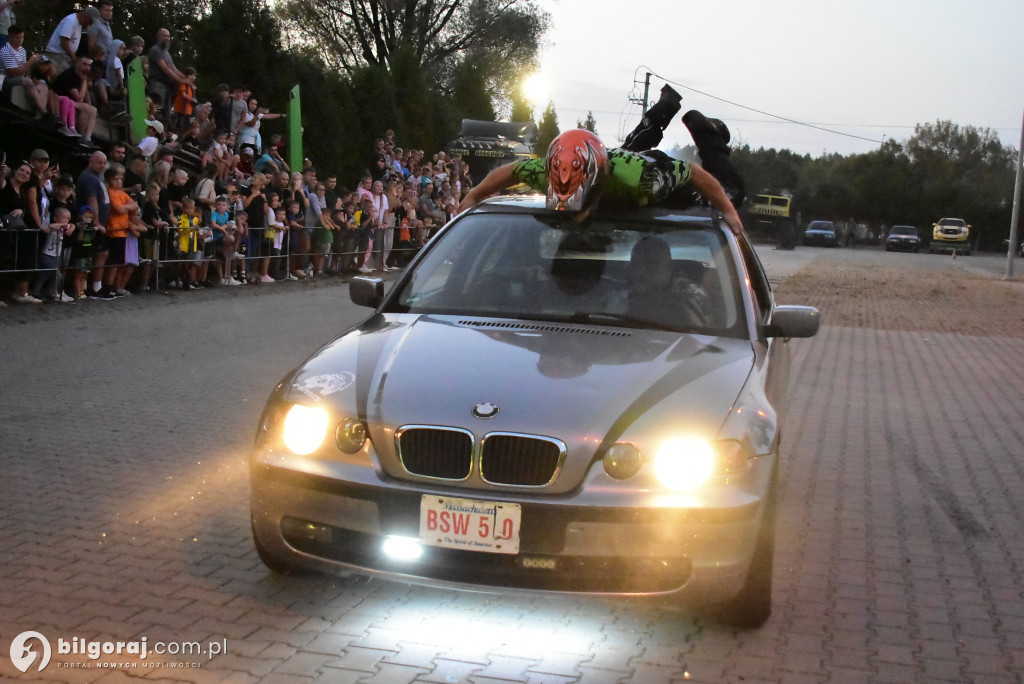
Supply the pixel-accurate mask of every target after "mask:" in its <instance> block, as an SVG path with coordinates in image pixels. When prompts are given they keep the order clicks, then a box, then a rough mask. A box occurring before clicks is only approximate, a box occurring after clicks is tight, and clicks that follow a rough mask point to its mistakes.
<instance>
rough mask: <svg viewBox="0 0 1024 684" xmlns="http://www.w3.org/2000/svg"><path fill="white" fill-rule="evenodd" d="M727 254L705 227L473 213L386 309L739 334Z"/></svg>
mask: <svg viewBox="0 0 1024 684" xmlns="http://www.w3.org/2000/svg"><path fill="white" fill-rule="evenodd" d="M728 255H729V252H728V246H727V244H726V243H725V239H724V236H723V234H722V233H721V231H720V230H718V229H711V228H710V227H697V228H694V227H692V226H688V225H681V224H676V223H673V222H669V221H651V222H630V221H612V220H600V219H595V220H592V221H590V222H588V223H586V224H583V225H580V224H577V223H573V222H567V221H564V220H555V219H541V218H539V217H537V216H533V215H528V214H491V213H486V214H484V213H481V214H474V215H470V216H467V217H464V218H463V219H461V220H460V221H459V222H458V223H457V224H454V225H452V226H451V227H450V229H449V230H447V231H446V232H445V233H444V234H443V235H441V236H439V238H438V240H437V241H436V242H434V243H432V244H431V247H430V251H429V252H428V253H427V254H426V255H425V256H424V258H423V259H422V260H421V261H420V262H419V263H418V265H417V266H416V267H415V269H414V270H413V272H412V273H410V274H409V277H408V279H406V280H405V281H404V283H403V284H402V285H401V286H400V289H399V290H398V291H396V292H395V293H394V294H393V295H391V296H389V301H388V304H387V305H386V306H385V310H386V311H387V310H390V311H395V312H409V313H430V314H454V315H474V316H496V317H509V318H517V319H537V320H554V321H578V322H586V323H593V324H598V325H620V326H628V327H652V328H661V329H669V330H680V331H688V332H701V333H709V334H710V333H713V334H719V335H729V336H742V335H744V334H745V324H744V317H743V316H742V315H741V313H740V312H741V311H742V299H741V298H740V297H739V294H738V293H739V285H738V279H737V277H736V273H735V269H734V267H733V265H732V264H733V262H732V260H731V259H730V258H728Z"/></svg>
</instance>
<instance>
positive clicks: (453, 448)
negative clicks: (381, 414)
mask: <svg viewBox="0 0 1024 684" xmlns="http://www.w3.org/2000/svg"><path fill="white" fill-rule="evenodd" d="M398 455H399V457H400V458H401V459H402V467H404V468H405V469H406V470H407V471H409V472H410V473H412V474H413V475H422V476H424V477H437V478H441V479H443V480H465V479H466V478H467V477H469V475H470V472H471V469H472V464H473V435H471V434H470V433H468V432H465V431H463V430H450V429H449V430H445V429H438V428H408V429H405V430H402V431H401V432H400V433H399V434H398Z"/></svg>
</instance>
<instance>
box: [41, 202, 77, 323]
mask: <svg viewBox="0 0 1024 684" xmlns="http://www.w3.org/2000/svg"><path fill="white" fill-rule="evenodd" d="M40 230H42V232H43V233H44V234H45V235H46V239H45V241H44V242H43V247H42V249H41V250H40V252H39V268H42V269H46V270H44V271H43V272H42V273H40V274H39V277H38V278H36V282H35V285H33V287H32V296H33V297H37V298H40V295H42V294H43V290H44V289H46V291H47V292H46V296H47V297H49V298H50V299H52V300H53V301H55V302H65V303H67V302H73V301H75V300H74V299H73V298H72V297H69V296H68V295H66V294H65V293H64V292H63V291H61V288H60V277H59V273H60V267H61V256H62V255H63V252H64V239H65V238H66V237H67V236H69V235H71V233H73V232H74V230H75V224H73V223H71V212H70V211H69V210H68V209H67V207H57V208H51V209H50V223H49V224H45V225H43V226H42V227H41V228H40ZM58 292H59V293H60V294H58Z"/></svg>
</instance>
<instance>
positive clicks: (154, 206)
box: [140, 182, 171, 292]
mask: <svg viewBox="0 0 1024 684" xmlns="http://www.w3.org/2000/svg"><path fill="white" fill-rule="evenodd" d="M142 222H143V223H144V224H146V226H148V228H149V230H147V231H146V233H145V237H144V239H143V240H142V255H141V256H142V258H141V259H140V262H141V265H142V269H141V270H142V272H141V274H140V281H141V283H142V285H141V287H140V289H141V290H142V291H143V292H147V291H148V290H149V274H150V271H151V268H152V261H153V259H154V258H155V257H156V252H157V245H159V244H160V238H161V237H162V236H166V235H167V228H168V227H169V226H170V225H171V217H170V216H168V215H167V214H165V213H164V211H163V210H162V209H161V208H160V184H159V183H155V182H151V183H150V184H149V185H147V186H146V203H145V205H143V207H142Z"/></svg>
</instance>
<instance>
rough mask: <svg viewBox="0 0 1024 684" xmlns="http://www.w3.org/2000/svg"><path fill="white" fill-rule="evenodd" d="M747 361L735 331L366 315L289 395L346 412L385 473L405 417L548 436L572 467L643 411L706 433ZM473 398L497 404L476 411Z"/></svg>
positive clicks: (647, 419)
mask: <svg viewBox="0 0 1024 684" xmlns="http://www.w3.org/2000/svg"><path fill="white" fill-rule="evenodd" d="M752 363H753V347H752V345H751V344H750V342H749V341H747V340H740V339H732V338H721V337H711V336H699V335H690V334H681V333H674V332H665V331H658V330H640V329H631V328H617V327H615V328H612V327H598V326H591V325H575V324H562V323H543V322H531V321H510V320H508V319H480V318H466V319H462V318H459V317H455V316H430V315H410V314H403V315H388V316H384V315H377V316H375V317H373V318H371V319H370V320H368V321H367V322H366V323H365V324H364V325H363V326H361V327H359V328H357V329H355V330H353V331H351V332H349V333H347V334H345V335H343V336H341V337H339V338H338V339H336V340H335V341H333V342H332V343H330V344H328V345H327V346H325V347H324V348H323V349H321V350H320V351H319V352H317V353H316V354H315V355H314V356H313V357H311V358H310V359H309V360H308V361H307V362H306V364H305V365H304V366H303V367H302V368H301V369H300V370H299V371H298V372H297V373H296V374H295V375H294V377H293V378H292V380H291V386H290V388H289V390H288V392H289V399H290V400H292V401H302V402H305V403H309V402H310V400H312V401H314V402H320V401H325V402H327V403H328V404H330V405H331V406H332V407H333V408H334V409H335V410H336V411H338V412H340V413H348V414H350V415H351V414H352V413H353V412H357V413H358V414H359V417H361V418H362V419H364V420H365V421H366V422H367V425H368V426H369V428H370V433H371V437H373V442H374V446H375V448H376V449H377V452H378V456H379V458H380V460H381V464H382V466H383V467H384V469H385V470H387V471H389V472H390V471H393V472H392V474H395V475H400V474H401V469H400V467H399V466H398V463H397V458H396V456H395V454H394V453H393V452H394V444H393V431H394V430H396V429H398V428H400V427H402V426H408V425H436V426H445V427H458V428H462V429H465V430H468V431H470V432H472V433H474V435H475V436H476V438H477V439H480V438H482V437H483V436H484V435H485V434H487V433H490V432H513V433H522V434H529V435H542V436H546V437H553V438H556V439H559V440H561V441H562V442H564V443H565V444H566V447H567V452H568V453H569V454H582V455H581V456H580V457H579V458H580V459H581V460H583V461H585V464H582V465H578V466H577V468H583V467H584V466H589V462H590V460H591V458H592V457H593V455H594V453H595V452H596V450H597V448H598V447H599V446H600V445H601V444H602V443H608V442H614V441H615V440H617V439H618V438H619V437H621V436H622V435H623V434H627V431H628V430H630V428H631V427H633V426H634V424H637V425H644V426H650V425H651V424H652V421H651V417H652V415H655V416H659V415H664V416H665V418H666V419H670V420H671V421H672V423H673V424H674V425H675V426H678V427H683V426H686V427H688V428H690V429H695V430H699V431H700V432H702V433H704V434H706V435H708V436H709V437H714V436H715V435H716V434H717V431H718V429H719V427H720V426H721V425H722V422H723V421H724V419H725V417H726V416H727V415H728V414H729V412H730V410H731V409H732V408H733V406H734V404H735V402H736V398H737V396H738V395H739V393H740V391H741V389H742V388H743V385H744V382H745V381H746V379H747V377H748V376H749V374H750V370H751V366H752ZM480 405H491V406H493V407H496V409H497V410H496V412H493V415H491V416H490V417H485V418H481V417H477V416H475V415H474V408H476V407H478V406H480ZM478 413H479V411H478ZM484 413H487V411H486V410H485V411H484ZM655 422H656V423H660V424H664V423H665V422H666V420H664V419H663V420H660V421H655ZM645 429H647V428H645ZM389 437H390V438H389ZM567 467H568V468H569V469H572V465H571V464H567ZM578 474H579V475H581V476H582V471H581V472H580V473H578ZM570 479H571V478H570Z"/></svg>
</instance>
